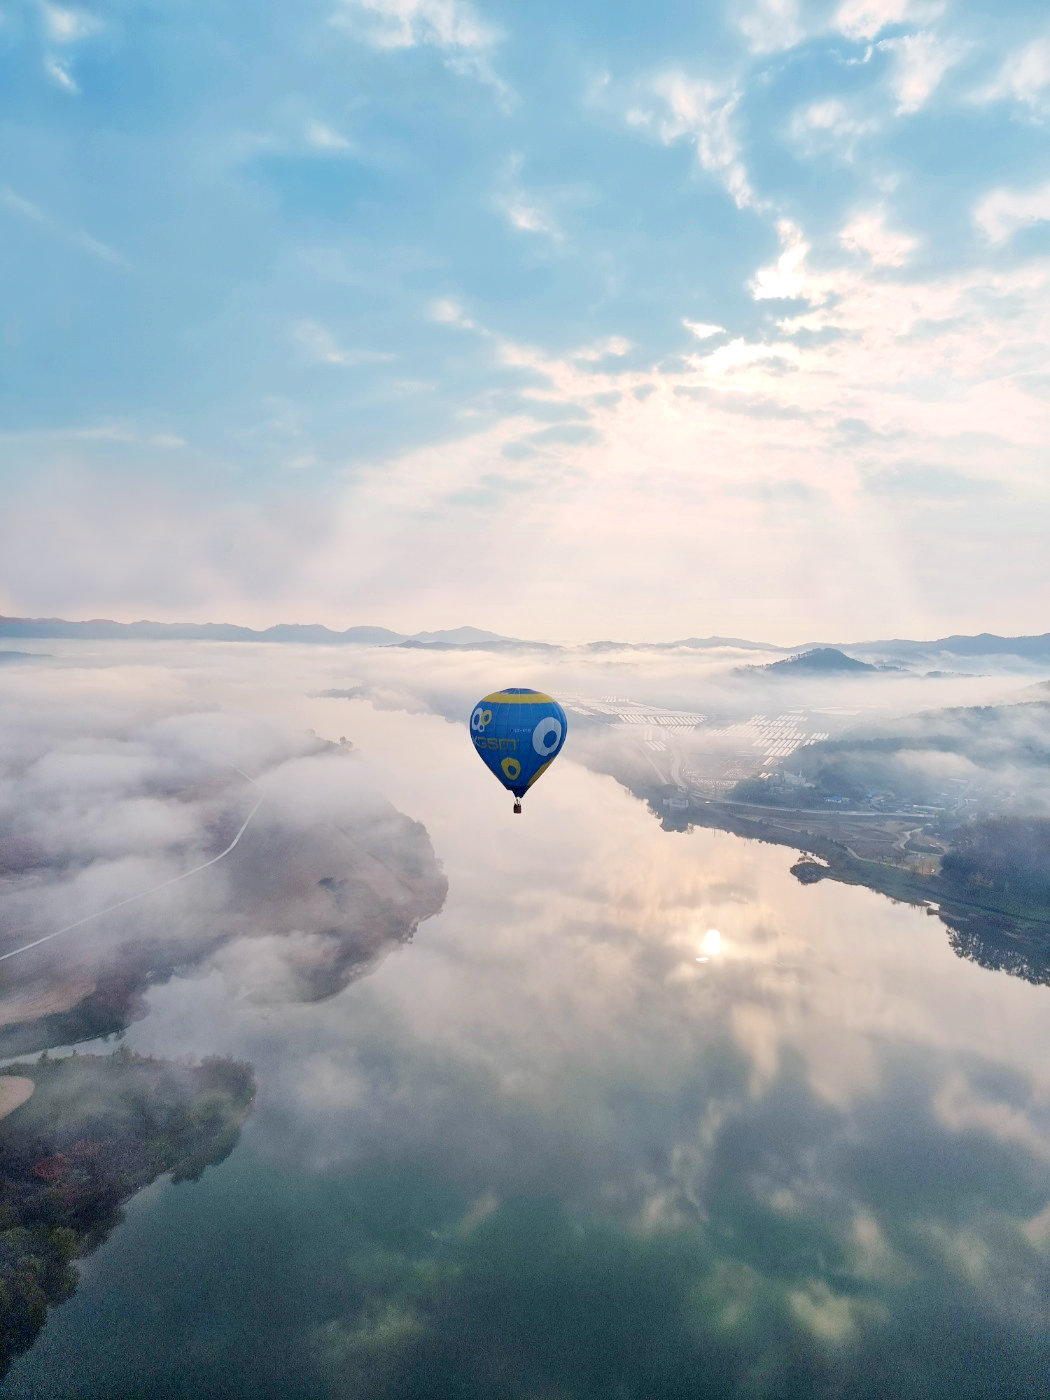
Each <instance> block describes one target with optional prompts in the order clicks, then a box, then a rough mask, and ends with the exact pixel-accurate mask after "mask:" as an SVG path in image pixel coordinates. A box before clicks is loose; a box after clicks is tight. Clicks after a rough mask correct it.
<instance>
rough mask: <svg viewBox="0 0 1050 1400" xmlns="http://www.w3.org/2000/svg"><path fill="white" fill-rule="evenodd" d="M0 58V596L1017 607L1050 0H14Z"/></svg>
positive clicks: (629, 612) (791, 613) (210, 604)
mask: <svg viewBox="0 0 1050 1400" xmlns="http://www.w3.org/2000/svg"><path fill="white" fill-rule="evenodd" d="M231 55H235V56H236V64H235V66H234V65H233V63H232V59H231ZM0 80H2V82H3V86H4V91H5V125H4V134H5V137H6V140H5V143H4V145H5V155H4V159H3V169H2V170H0V231H2V236H3V238H4V242H5V247H6V250H7V252H6V257H5V259H4V271H3V273H2V276H3V305H4V313H3V329H4V338H3V344H4V346H5V353H4V356H3V360H4V366H5V372H4V375H3V376H2V382H0V559H2V560H3V571H2V577H0V612H2V613H6V614H15V615H34V616H42V615H59V616H64V617H71V618H84V617H115V618H122V619H130V618H140V617H150V618H156V619H158V620H172V621H174V620H180V621H182V620H199V621H204V620H216V621H217V620H222V621H229V622H235V623H240V624H245V625H250V626H255V627H265V626H268V625H270V624H272V623H275V622H278V621H301V622H321V623H325V624H327V625H329V626H331V627H336V628H341V627H346V626H349V625H354V624H362V623H372V624H379V625H386V626H389V627H391V628H394V629H398V630H410V631H414V630H418V629H433V628H444V627H456V626H460V625H463V624H471V625H473V626H477V627H481V628H490V629H492V630H494V631H496V632H499V633H503V634H510V635H514V636H524V637H535V638H565V639H572V640H580V641H582V640H588V639H595V638H600V637H606V636H615V637H622V638H625V639H627V640H650V639H665V638H673V637H685V636H690V635H694V636H695V635H699V636H704V635H708V634H711V633H715V634H722V635H729V636H740V637H749V638H754V639H761V640H765V641H771V642H777V643H783V644H790V645H794V644H796V643H799V642H800V641H802V640H804V639H806V638H811V639H812V638H818V637H822V638H825V639H835V638H837V639H840V640H847V639H858V640H859V639H861V638H877V637H902V636H904V637H909V636H910V637H937V636H941V635H944V634H947V633H952V632H978V631H983V630H988V631H993V632H998V633H1039V632H1043V631H1045V630H1046V616H1047V605H1048V603H1050V574H1048V571H1047V570H1046V567H1045V541H1046V539H1047V538H1048V537H1050V484H1048V481H1047V474H1046V469H1045V444H1046V442H1047V440H1048V438H1050V431H1048V430H1050V414H1048V409H1047V398H1046V387H1047V383H1048V379H1047V359H1046V357H1047V351H1046V346H1047V344H1048V343H1050V295H1048V283H1050V241H1048V237H1047V234H1048V229H1050V147H1048V144H1047V141H1046V123H1047V118H1048V116H1050V30H1048V28H1047V21H1046V16H1045V14H1043V13H1042V12H1041V11H1040V9H1039V8H1038V7H1036V6H1034V5H1029V4H1025V3H1021V0H1011V3H1007V4H1005V5H999V6H996V7H994V8H993V7H991V6H989V5H987V4H984V3H978V2H977V0H947V3H938V0H931V2H930V3H927V2H926V0H830V2H829V0H753V2H752V3H747V4H743V5H737V4H728V3H726V4H723V5H721V6H716V5H711V6H685V5H681V4H673V3H657V4H656V5H655V7H654V6H649V7H646V8H645V9H644V10H643V9H636V10H633V11H624V10H622V9H620V10H615V9H613V10H610V9H609V7H607V6H602V7H598V6H595V5H593V4H591V3H589V0H577V3H574V4H572V5H571V6H568V7H566V6H564V5H555V4H553V3H551V0H535V3H533V4H530V5H529V6H527V7H508V6H505V5H498V4H496V3H494V2H493V0H476V3H468V0H324V3H322V4H309V5H307V6H305V7H304V6H300V5H295V6H293V5H291V4H288V3H286V0H280V2H279V3H274V4H272V5H269V6H266V7H265V8H264V9H260V8H259V7H257V6H254V5H249V4H247V3H244V0H234V3H231V4H230V5H227V6H224V7H222V8H221V9H220V10H214V9H212V10H209V11H208V12H207V13H201V14H195V15H192V16H191V15H190V14H189V13H188V12H185V11H181V10H176V11H168V12H165V11H153V10H147V9H141V8H132V9H128V8H127V7H125V6H123V5H118V4H116V3H115V0H98V2H97V3H91V4H87V5H84V6H77V7H75V8H74V7H66V6H63V5H59V4H51V3H45V0H25V2H24V3H21V4H16V5H15V6H14V7H7V8H6V9H5V11H4V15H3V20H2V23H0Z"/></svg>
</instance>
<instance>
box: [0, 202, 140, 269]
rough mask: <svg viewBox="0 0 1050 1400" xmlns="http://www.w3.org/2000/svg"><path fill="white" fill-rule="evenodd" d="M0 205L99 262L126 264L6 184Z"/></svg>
mask: <svg viewBox="0 0 1050 1400" xmlns="http://www.w3.org/2000/svg"><path fill="white" fill-rule="evenodd" d="M0 205H3V206H4V208H6V209H10V210H11V211H12V213H15V214H18V215H19V216H20V217H21V218H23V219H27V220H28V221H29V222H30V223H34V224H39V225H40V226H41V228H46V229H47V230H48V232H49V233H52V234H54V235H55V236H56V237H58V238H61V239H64V240H65V241H66V242H67V243H72V244H73V245H74V246H75V247H77V248H80V249H81V250H82V251H83V252H85V253H90V255H91V256H92V257H93V258H98V259H99V261H100V262H106V263H110V264H112V265H113V266H115V267H125V266H126V265H127V264H126V262H125V259H124V258H122V257H121V255H120V254H119V253H117V252H115V251H114V250H113V249H112V248H111V247H110V246H109V245H108V244H107V243H102V242H100V241H99V239H97V238H92V236H91V234H90V233H85V232H84V231H83V229H73V230H70V229H66V228H63V226H62V225H61V224H60V223H59V222H58V221H57V219H53V218H52V217H51V215H50V214H48V213H47V211H46V210H44V209H41V208H40V206H39V205H38V204H34V203H33V201H32V200H30V199H24V198H23V197H22V195H20V194H16V193H15V192H14V190H12V189H9V188H8V187H7V186H6V185H0Z"/></svg>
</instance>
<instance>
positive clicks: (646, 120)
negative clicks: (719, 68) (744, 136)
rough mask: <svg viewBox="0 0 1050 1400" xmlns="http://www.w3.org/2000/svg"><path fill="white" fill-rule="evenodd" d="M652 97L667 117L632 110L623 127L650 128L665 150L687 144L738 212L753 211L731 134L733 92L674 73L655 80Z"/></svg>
mask: <svg viewBox="0 0 1050 1400" xmlns="http://www.w3.org/2000/svg"><path fill="white" fill-rule="evenodd" d="M652 92H653V94H654V95H655V96H656V97H658V98H660V99H661V100H662V101H663V102H664V103H665V104H666V109H667V111H666V114H665V115H663V116H657V115H656V114H654V113H652V112H651V111H648V110H646V109H645V108H642V107H633V108H631V109H630V110H629V111H628V113H627V120H628V122H629V123H630V124H631V125H632V126H641V127H655V129H656V131H657V133H658V135H659V137H660V140H661V141H663V142H664V144H665V145H670V144H671V143H672V142H674V141H679V140H681V139H682V138H683V137H684V138H686V139H689V140H691V141H692V142H693V143H694V145H695V146H696V155H697V159H698V160H699V162H700V164H701V166H702V167H703V168H704V170H707V171H709V172H710V173H711V174H712V175H717V176H718V177H719V179H720V180H721V181H722V183H723V184H724V185H725V187H726V189H727V190H728V191H729V193H730V194H731V195H732V197H733V201H734V203H735V204H736V205H737V207H738V208H741V209H743V208H746V207H748V206H752V207H755V206H757V204H758V201H757V200H756V199H755V195H754V193H753V191H752V189H751V185H750V182H749V180H748V176H747V171H746V169H745V168H744V164H743V161H742V160H741V158H740V145H739V142H738V140H737V138H736V135H735V133H734V131H733V114H734V112H735V110H736V106H737V103H738V102H739V100H740V95H739V93H738V92H737V91H736V89H735V88H733V87H726V86H721V85H719V84H718V83H714V82H711V81H710V80H708V79H704V78H698V79H693V78H687V77H686V76H685V74H684V73H680V72H674V73H666V74H664V75H663V76H662V77H660V78H658V79H657V80H656V81H655V82H654V83H653V84H652Z"/></svg>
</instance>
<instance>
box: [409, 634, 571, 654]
mask: <svg viewBox="0 0 1050 1400" xmlns="http://www.w3.org/2000/svg"><path fill="white" fill-rule="evenodd" d="M432 635H433V634H432ZM394 645H395V646H398V647H403V648H405V649H406V650H408V651H497V652H499V651H544V652H554V651H561V647H559V646H556V645H555V644H554V643H553V642H524V641H521V640H520V639H519V638H517V637H496V638H493V640H492V641H491V642H438V641H434V642H424V641H423V640H422V639H421V638H419V637H409V639H408V640H407V641H405V642H396V643H394Z"/></svg>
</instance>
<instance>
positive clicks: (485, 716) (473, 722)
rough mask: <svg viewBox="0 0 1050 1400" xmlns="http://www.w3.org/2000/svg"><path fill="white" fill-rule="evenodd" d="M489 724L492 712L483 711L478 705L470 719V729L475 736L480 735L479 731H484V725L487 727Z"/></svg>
mask: <svg viewBox="0 0 1050 1400" xmlns="http://www.w3.org/2000/svg"><path fill="white" fill-rule="evenodd" d="M491 723H492V711H491V710H483V709H482V708H481V706H480V705H479V706H478V707H477V709H476V710H475V711H474V713H473V714H472V715H471V717H470V727H471V729H473V730H474V732H475V734H477V733H480V731H481V730H482V729H484V728H485V726H486V725H489V724H491Z"/></svg>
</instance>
